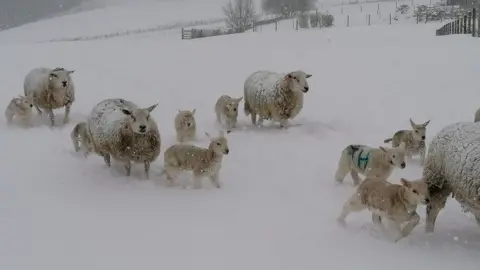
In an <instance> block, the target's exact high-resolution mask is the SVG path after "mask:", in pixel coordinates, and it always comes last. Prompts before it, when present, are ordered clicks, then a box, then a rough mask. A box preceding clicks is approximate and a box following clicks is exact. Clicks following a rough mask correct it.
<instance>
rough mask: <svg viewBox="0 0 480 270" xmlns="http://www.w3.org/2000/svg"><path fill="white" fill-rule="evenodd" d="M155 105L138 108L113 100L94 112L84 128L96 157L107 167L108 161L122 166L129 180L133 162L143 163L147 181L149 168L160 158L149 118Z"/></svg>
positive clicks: (104, 102) (102, 104) (101, 104)
mask: <svg viewBox="0 0 480 270" xmlns="http://www.w3.org/2000/svg"><path fill="white" fill-rule="evenodd" d="M157 105H158V104H155V105H152V106H150V107H148V108H139V107H138V106H137V105H136V104H134V103H133V102H131V101H127V100H125V99H121V98H115V99H107V100H104V101H102V102H100V103H98V104H97V105H96V106H95V107H94V108H93V110H92V112H91V113H90V116H89V117H88V121H87V123H88V126H87V128H88V130H89V131H90V135H91V140H92V144H93V149H94V151H95V153H97V154H98V155H100V156H103V158H104V161H105V163H106V164H107V166H108V167H110V157H112V158H113V159H115V160H118V161H120V162H124V163H125V169H126V171H127V176H129V175H130V169H131V163H132V162H134V163H143V164H144V167H145V175H146V178H147V179H148V177H149V170H150V164H151V163H152V162H154V161H155V160H156V159H157V157H158V156H159V154H160V143H161V138H160V133H159V132H158V128H157V124H156V123H155V120H154V119H153V117H152V116H151V115H150V113H151V112H152V111H153V110H154V109H155V108H156V107H157Z"/></svg>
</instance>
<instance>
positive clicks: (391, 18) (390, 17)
mask: <svg viewBox="0 0 480 270" xmlns="http://www.w3.org/2000/svg"><path fill="white" fill-rule="evenodd" d="M390 24H392V13H390Z"/></svg>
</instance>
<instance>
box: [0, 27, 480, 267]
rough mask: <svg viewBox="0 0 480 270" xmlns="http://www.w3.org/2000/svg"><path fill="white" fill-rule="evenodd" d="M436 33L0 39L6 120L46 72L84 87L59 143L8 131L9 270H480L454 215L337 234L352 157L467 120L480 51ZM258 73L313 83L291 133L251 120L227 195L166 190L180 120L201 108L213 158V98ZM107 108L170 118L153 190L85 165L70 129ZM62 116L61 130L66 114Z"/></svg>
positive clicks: (5, 261) (464, 219)
mask: <svg viewBox="0 0 480 270" xmlns="http://www.w3.org/2000/svg"><path fill="white" fill-rule="evenodd" d="M79 20H80V19H79ZM98 20H100V19H98ZM34 26H35V25H32V27H34ZM439 26H440V25H439V24H426V25H425V24H422V25H414V24H404V25H401V24H397V25H392V26H387V25H376V26H370V27H362V26H359V27H352V28H331V29H322V30H318V29H311V30H304V31H297V32H293V31H279V32H276V33H275V32H262V33H246V34H238V35H229V36H219V37H212V38H204V39H198V40H188V41H182V40H180V39H179V36H169V35H153V34H151V35H143V36H126V37H120V38H116V39H107V40H97V41H85V42H60V43H33V42H32V43H28V42H24V41H25V40H23V42H20V41H19V42H15V41H14V39H12V38H13V37H14V36H15V33H19V32H15V31H19V29H21V28H18V29H12V30H11V31H12V32H11V31H6V32H2V33H0V42H1V40H2V37H4V35H5V36H8V38H6V39H8V40H9V41H10V42H8V43H7V42H3V43H0V59H2V61H1V62H0V70H1V78H2V90H1V91H0V99H1V100H3V101H4V106H6V105H7V102H8V101H9V100H10V99H11V98H12V97H14V96H16V95H17V94H20V93H22V92H23V88H22V87H23V79H24V76H25V74H26V73H27V72H28V71H29V70H30V69H32V68H34V67H37V66H48V67H56V66H62V67H64V68H67V69H75V70H76V72H75V73H74V75H73V78H74V80H75V83H76V87H77V92H76V102H75V103H74V105H73V108H72V113H71V123H69V124H67V125H65V126H61V125H58V126H56V127H54V128H53V129H51V128H49V127H48V125H47V124H48V120H47V119H46V117H38V116H37V117H36V123H37V124H36V126H35V127H34V128H30V129H25V128H21V127H19V126H15V125H14V126H12V127H8V126H7V125H6V121H5V120H4V119H3V118H2V119H1V120H0V132H1V134H2V140H0V149H2V151H1V153H0V157H1V160H2V168H3V171H2V175H3V177H2V180H1V181H0V201H1V203H0V240H1V241H0V269H8V270H27V269H36V270H43V269H45V270H47V269H48V270H57V269H58V270H60V269H62V270H63V269H69V270H77V269H79V270H80V269H81V270H84V269H102V270H106V269H109V270H110V269H115V270H121V269H170V270H176V269H182V270H183V269H196V270H203V269H208V270H236V269H239V270H240V269H241V270H244V269H262V270H267V269H268V270H270V269H272V270H273V269H288V270H290V269H291V270H298V269H301V270H310V269H358V270H360V269H389V270H396V269H402V270H403V269H422V270H425V269H436V270H440V269H452V268H458V269H462V270H469V269H472V270H473V269H478V267H479V265H480V258H479V257H478V253H479V251H480V228H479V227H478V226H477V224H476V223H475V221H474V220H473V219H472V218H471V217H469V216H466V215H465V214H463V213H462V212H461V209H460V207H459V205H458V204H457V203H456V202H455V201H454V200H453V199H450V201H449V203H447V207H446V208H445V210H444V211H442V212H441V213H440V215H439V218H438V221H437V226H436V231H435V232H434V233H433V234H425V233H424V224H423V220H422V222H421V224H420V225H419V226H418V227H417V228H416V229H415V230H414V231H413V233H412V235H411V236H410V237H408V238H406V239H403V240H401V241H400V242H398V243H397V244H393V243H391V242H389V241H387V240H385V239H384V238H382V236H381V234H380V232H379V230H378V229H376V228H375V227H374V226H373V225H372V222H371V216H370V215H369V214H368V212H363V213H359V214H356V215H355V214H354V215H352V216H350V217H349V219H347V224H348V225H347V227H346V228H341V227H339V226H338V225H337V224H336V222H335V219H336V217H337V215H338V214H339V211H340V209H341V206H342V204H343V202H344V201H345V200H346V199H347V197H348V196H349V195H350V194H351V193H352V192H353V191H354V189H353V186H352V185H351V178H350V177H349V176H348V177H347V179H346V180H345V184H343V185H336V184H335V183H334V180H333V175H334V171H335V168H336V164H337V161H338V157H339V155H340V152H341V150H342V149H343V148H344V147H345V146H346V145H348V144H351V143H361V144H368V145H372V146H378V145H382V144H383V143H382V142H383V140H384V139H385V138H387V137H389V136H391V135H392V133H393V132H395V131H396V130H397V129H402V128H409V121H408V119H409V118H410V117H412V119H413V120H414V121H416V122H424V121H426V120H428V119H431V123H430V125H429V126H428V131H427V141H428V142H429V141H430V139H431V137H432V136H434V134H435V133H436V132H437V131H439V130H440V129H441V128H442V127H443V126H445V125H446V124H449V123H452V122H454V121H471V120H473V114H474V112H475V110H476V109H477V108H478V106H479V104H478V100H479V99H480V92H479V91H478V80H477V77H478V70H479V69H480V55H479V54H478V48H479V45H480V40H478V39H473V38H471V37H469V36H461V35H457V36H446V37H441V38H440V37H438V38H437V37H435V36H434V33H435V29H436V28H438V27H439ZM78 27H79V29H80V26H78ZM59 28H60V27H59ZM22 31H24V32H23V33H27V30H26V29H23V30H22ZM85 32H88V31H87V30H85ZM34 34H35V33H32V35H34ZM139 37H141V38H139ZM258 69H270V70H274V71H279V72H283V71H292V70H295V69H303V70H305V71H306V72H308V73H311V74H313V77H312V78H310V79H309V83H310V88H311V90H310V91H309V92H308V93H307V94H306V95H305V104H304V109H303V110H302V112H301V113H300V115H299V116H298V118H296V119H295V120H293V121H292V127H291V128H289V129H288V130H279V129H277V128H276V127H271V126H269V123H268V121H266V126H265V127H264V128H262V129H259V130H254V129H252V128H251V124H250V123H249V120H248V119H247V117H245V115H244V114H243V103H241V105H240V115H239V130H237V131H234V132H232V133H231V134H229V135H228V139H229V146H230V153H229V155H228V156H225V157H224V160H223V167H222V170H221V173H220V178H221V181H222V183H223V187H222V188H221V189H215V188H213V187H212V186H211V185H210V183H209V182H207V181H205V182H204V189H202V190H191V189H187V190H184V189H182V188H181V187H179V186H176V187H166V186H165V183H164V182H165V181H164V179H163V178H161V177H159V176H158V175H159V174H160V171H161V168H162V164H163V151H164V150H165V149H166V148H167V147H168V146H170V145H172V144H174V143H175V132H174V127H173V119H174V116H175V114H176V112H177V110H178V109H193V108H196V111H197V113H196V117H197V125H198V134H199V139H198V141H197V142H195V144H197V145H200V146H206V145H207V144H208V141H207V138H206V136H203V133H204V132H210V133H215V132H216V130H217V128H216V126H215V124H214V120H215V115H214V112H213V107H214V104H215V101H216V99H217V97H218V96H220V95H222V94H229V95H231V96H235V97H237V96H241V95H242V94H243V82H244V79H245V78H246V77H247V76H248V75H249V74H250V73H251V72H253V71H255V70H258ZM113 97H122V98H125V99H129V100H131V101H133V102H135V103H137V104H138V105H140V106H143V107H147V106H150V105H152V104H154V103H157V102H159V106H158V107H157V108H156V109H155V110H154V111H153V113H152V115H153V117H154V118H155V119H156V121H157V123H158V125H159V128H160V132H161V135H162V154H161V156H160V157H159V159H158V160H157V161H156V162H155V163H154V164H153V165H152V172H151V180H143V166H141V165H136V166H134V167H133V168H132V176H131V177H126V176H125V173H124V170H123V168H122V167H121V166H115V167H113V168H110V169H108V168H106V166H105V165H104V162H103V159H102V158H100V157H98V156H94V155H93V156H90V157H89V158H87V159H84V158H83V156H82V155H81V154H77V153H75V152H74V151H73V146H72V144H71V142H70V137H69V134H70V131H71V130H72V128H73V125H74V124H75V123H77V122H78V121H82V120H84V119H85V118H86V116H87V115H88V114H89V112H90V110H91V109H92V108H93V106H94V105H96V104H97V103H98V102H100V101H101V100H103V99H106V98H113ZM56 114H57V121H58V123H60V122H61V119H62V117H63V110H57V111H56ZM417 163H418V162H416V161H414V162H412V163H410V164H407V168H406V169H404V170H397V171H395V172H394V174H393V176H392V178H391V179H392V181H394V182H398V179H399V177H405V178H408V179H415V178H418V177H420V176H421V168H420V167H419V166H418V165H417ZM183 177H189V175H188V174H186V175H184V176H183ZM424 210H425V207H420V209H419V213H420V215H421V216H422V219H423V218H424V217H425V211H424Z"/></svg>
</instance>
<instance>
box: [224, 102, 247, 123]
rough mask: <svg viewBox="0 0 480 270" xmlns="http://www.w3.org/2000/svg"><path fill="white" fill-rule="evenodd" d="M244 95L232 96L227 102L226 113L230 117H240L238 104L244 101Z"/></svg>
mask: <svg viewBox="0 0 480 270" xmlns="http://www.w3.org/2000/svg"><path fill="white" fill-rule="evenodd" d="M242 99H243V97H240V98H232V99H230V100H228V101H227V102H226V104H225V114H226V115H227V116H228V117H231V118H236V117H238V104H239V103H240V101H242Z"/></svg>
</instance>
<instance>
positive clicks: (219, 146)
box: [205, 131, 230, 155]
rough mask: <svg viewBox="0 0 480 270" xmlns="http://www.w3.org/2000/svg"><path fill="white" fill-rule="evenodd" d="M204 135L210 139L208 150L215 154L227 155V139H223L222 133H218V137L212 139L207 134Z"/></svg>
mask: <svg viewBox="0 0 480 270" xmlns="http://www.w3.org/2000/svg"><path fill="white" fill-rule="evenodd" d="M205 135H207V137H208V138H209V139H210V146H209V148H210V149H212V150H213V152H215V154H218V155H228V153H229V152H230V150H229V149H228V141H227V138H225V133H224V132H223V131H220V134H219V136H218V137H212V136H210V134H208V133H205Z"/></svg>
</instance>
